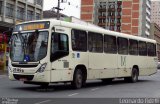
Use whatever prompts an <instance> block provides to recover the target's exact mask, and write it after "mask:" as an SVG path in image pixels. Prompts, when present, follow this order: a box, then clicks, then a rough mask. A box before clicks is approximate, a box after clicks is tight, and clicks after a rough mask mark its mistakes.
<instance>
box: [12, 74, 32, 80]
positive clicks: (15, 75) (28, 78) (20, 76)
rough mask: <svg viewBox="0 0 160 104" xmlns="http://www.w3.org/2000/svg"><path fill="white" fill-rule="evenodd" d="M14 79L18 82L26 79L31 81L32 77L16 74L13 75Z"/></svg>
mask: <svg viewBox="0 0 160 104" xmlns="http://www.w3.org/2000/svg"><path fill="white" fill-rule="evenodd" d="M13 76H14V78H15V79H17V80H20V79H26V80H28V81H30V80H32V79H33V77H34V75H17V74H13Z"/></svg>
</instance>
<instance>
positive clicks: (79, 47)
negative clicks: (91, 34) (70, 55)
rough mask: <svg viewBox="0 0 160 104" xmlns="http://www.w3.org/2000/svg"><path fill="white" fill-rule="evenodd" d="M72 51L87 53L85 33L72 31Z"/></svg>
mask: <svg viewBox="0 0 160 104" xmlns="http://www.w3.org/2000/svg"><path fill="white" fill-rule="evenodd" d="M72 49H73V50H74V51H84V52H85V51H87V32H86V31H82V30H75V29H74V30H72Z"/></svg>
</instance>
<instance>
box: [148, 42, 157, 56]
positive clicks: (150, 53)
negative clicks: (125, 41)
mask: <svg viewBox="0 0 160 104" xmlns="http://www.w3.org/2000/svg"><path fill="white" fill-rule="evenodd" d="M147 49H148V56H156V45H155V44H153V43H147Z"/></svg>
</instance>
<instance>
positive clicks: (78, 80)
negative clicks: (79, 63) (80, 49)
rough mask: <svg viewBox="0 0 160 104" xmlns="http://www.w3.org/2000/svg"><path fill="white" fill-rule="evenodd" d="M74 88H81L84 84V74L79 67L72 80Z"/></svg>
mask: <svg viewBox="0 0 160 104" xmlns="http://www.w3.org/2000/svg"><path fill="white" fill-rule="evenodd" d="M71 84H72V86H73V88H74V89H79V88H81V87H82V85H83V75H82V71H81V70H80V69H77V70H76V71H75V73H74V76H73V81H72V82H71Z"/></svg>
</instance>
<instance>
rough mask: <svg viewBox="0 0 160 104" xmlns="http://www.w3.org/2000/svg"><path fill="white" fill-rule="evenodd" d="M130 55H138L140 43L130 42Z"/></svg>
mask: <svg viewBox="0 0 160 104" xmlns="http://www.w3.org/2000/svg"><path fill="white" fill-rule="evenodd" d="M129 54H130V55H138V41H136V40H132V39H130V40H129Z"/></svg>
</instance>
